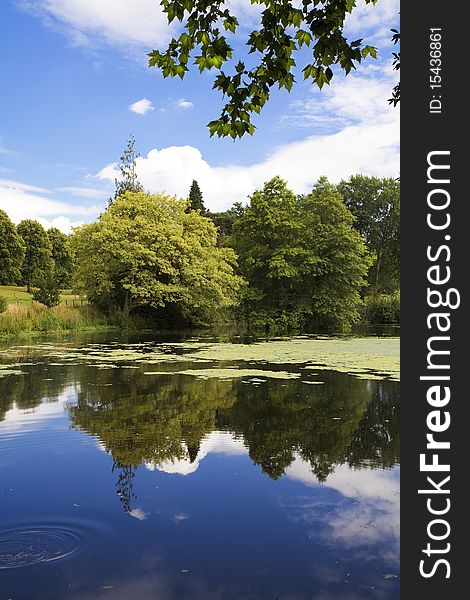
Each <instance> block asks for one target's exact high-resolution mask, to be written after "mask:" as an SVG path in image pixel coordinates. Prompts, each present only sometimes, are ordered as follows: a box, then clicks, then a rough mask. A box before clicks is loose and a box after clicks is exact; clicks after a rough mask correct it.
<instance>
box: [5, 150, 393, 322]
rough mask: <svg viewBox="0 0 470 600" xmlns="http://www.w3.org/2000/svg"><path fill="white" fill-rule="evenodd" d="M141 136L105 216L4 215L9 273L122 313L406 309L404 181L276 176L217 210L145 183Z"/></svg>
mask: <svg viewBox="0 0 470 600" xmlns="http://www.w3.org/2000/svg"><path fill="white" fill-rule="evenodd" d="M133 143H134V142H133V140H131V141H130V142H129V145H128V148H127V150H126V152H125V153H124V156H123V157H122V158H121V164H120V169H121V175H122V177H121V179H120V181H119V182H116V193H115V194H114V196H113V197H112V198H111V199H110V200H109V203H108V207H107V208H106V210H105V211H104V212H103V213H102V214H101V215H100V216H99V218H98V219H97V220H96V221H95V222H93V223H90V224H87V225H83V226H81V227H79V228H77V229H75V230H74V232H73V234H72V235H71V236H66V235H65V234H63V233H61V232H60V231H59V230H57V229H55V228H52V229H49V230H48V231H45V230H44V228H43V227H42V226H41V225H40V224H39V223H38V222H36V221H31V220H26V221H22V222H21V223H20V224H19V225H18V226H17V227H16V228H15V226H14V224H13V223H12V222H11V221H10V219H9V218H8V216H7V215H6V213H4V212H3V211H2V212H0V239H1V248H0V266H1V271H0V284H2V285H15V284H22V285H25V286H27V288H28V291H29V290H31V291H32V292H33V294H34V297H35V299H36V300H38V301H40V302H42V303H43V304H46V305H47V306H54V305H55V304H57V303H58V301H59V295H58V294H59V288H64V287H69V286H72V288H73V289H74V291H75V292H76V293H79V294H81V295H83V296H86V297H87V298H88V300H89V301H90V302H91V303H92V304H94V305H95V306H96V307H98V308H99V309H100V310H101V311H103V313H104V314H106V315H114V318H115V321H116V319H117V321H119V322H120V323H123V322H129V321H132V320H134V323H135V322H136V319H137V320H139V323H140V324H142V323H144V324H148V325H149V326H156V327H181V326H194V325H205V324H209V323H212V322H214V321H215V320H217V319H219V320H220V319H225V320H226V319H228V318H231V319H233V318H235V319H237V320H239V321H243V322H246V323H247V324H249V325H252V326H263V327H268V328H275V327H277V328H279V326H281V327H285V328H294V327H304V328H312V329H313V328H315V329H328V328H335V329H344V328H348V327H350V326H351V325H352V324H353V323H354V322H356V321H358V320H360V319H361V318H362V319H363V320H364V319H366V320H369V321H372V322H396V321H398V319H399V264H400V249H399V222H400V197H399V193H400V189H399V182H398V181H397V180H395V179H380V178H377V177H368V176H364V175H355V176H353V177H351V178H350V179H349V180H347V181H341V182H340V183H339V184H338V185H333V184H331V183H329V182H328V180H327V179H326V178H324V177H323V178H320V179H319V180H318V181H317V183H315V184H314V185H313V187H312V190H311V191H310V192H309V193H308V194H305V195H296V194H294V193H293V192H292V191H291V190H290V189H289V188H288V186H287V184H286V182H285V181H283V180H282V179H280V178H279V177H274V178H273V179H272V180H271V181H269V182H267V183H266V184H265V185H264V187H263V188H262V189H260V190H256V191H255V192H254V193H253V194H252V195H251V197H250V198H249V202H248V203H247V204H246V205H242V204H241V203H236V204H234V205H233V206H232V207H231V208H230V209H229V210H226V211H223V212H217V213H213V212H210V211H208V210H207V209H206V207H205V205H204V200H203V195H202V192H201V190H200V188H199V185H198V183H197V182H196V181H193V183H192V185H191V189H190V190H189V196H188V198H187V199H177V198H174V197H170V196H168V195H166V194H163V193H159V194H148V193H145V192H144V191H143V188H142V186H141V184H140V183H139V182H138V180H137V176H136V172H135V158H136V155H135V154H134V151H133Z"/></svg>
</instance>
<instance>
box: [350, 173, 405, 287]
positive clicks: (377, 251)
mask: <svg viewBox="0 0 470 600" xmlns="http://www.w3.org/2000/svg"><path fill="white" fill-rule="evenodd" d="M338 191H339V192H340V194H341V195H342V197H343V200H344V203H345V204H346V206H347V207H348V208H349V209H350V211H351V212H352V214H353V215H354V216H355V217H356V220H355V222H354V227H355V229H356V230H357V231H358V232H359V233H360V234H361V235H362V236H363V238H364V240H365V242H366V244H367V246H368V247H369V249H370V251H371V252H372V254H373V255H374V258H375V260H374V263H373V265H372V268H371V270H370V273H369V283H370V285H371V287H372V289H373V291H375V292H378V293H380V292H385V293H390V292H395V291H396V290H397V289H399V286H400V182H399V181H397V180H396V179H391V178H384V179H379V178H378V177H368V176H366V175H353V176H352V177H351V178H350V179H349V180H348V181H341V182H340V184H339V185H338Z"/></svg>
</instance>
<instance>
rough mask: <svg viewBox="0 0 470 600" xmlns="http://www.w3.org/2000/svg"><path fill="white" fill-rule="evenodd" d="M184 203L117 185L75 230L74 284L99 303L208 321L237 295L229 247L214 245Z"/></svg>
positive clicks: (206, 223) (207, 227)
mask: <svg viewBox="0 0 470 600" xmlns="http://www.w3.org/2000/svg"><path fill="white" fill-rule="evenodd" d="M186 207H187V203H186V201H185V200H178V199H176V198H172V197H170V196H167V195H164V194H156V195H150V194H145V193H143V192H125V193H124V194H123V195H121V196H119V197H118V198H116V200H115V201H114V202H113V203H112V204H111V205H110V206H109V207H108V209H107V210H106V211H105V212H104V213H102V214H101V215H100V217H99V219H98V221H96V222H94V223H91V224H89V225H83V226H82V227H80V228H79V229H78V230H76V231H75V233H74V235H73V238H72V243H73V247H74V249H75V252H76V256H77V260H76V273H75V288H76V289H77V291H80V292H82V293H84V294H86V295H87V296H88V298H89V299H90V300H91V301H92V302H95V303H97V304H98V305H101V306H103V307H105V308H108V309H109V308H117V309H120V310H122V311H123V313H125V314H129V313H130V312H131V311H133V310H135V309H138V308H142V307H145V308H149V309H155V310H156V311H157V312H160V313H162V314H166V315H168V314H173V315H176V316H177V318H178V319H179V320H180V322H181V321H183V322H186V323H196V324H197V323H205V322H210V321H211V320H212V318H213V317H214V315H215V314H216V313H217V311H218V310H219V309H221V308H224V307H229V306H232V305H233V304H235V303H236V301H237V294H238V290H239V288H240V286H241V284H242V279H241V278H240V277H239V276H237V275H235V273H234V268H235V266H236V261H235V254H234V252H233V250H231V249H229V248H217V245H216V240H217V230H216V227H215V225H214V224H213V223H212V221H211V220H210V219H208V218H205V217H203V216H202V215H200V214H199V213H198V212H197V211H190V212H189V213H186V212H185V209H186Z"/></svg>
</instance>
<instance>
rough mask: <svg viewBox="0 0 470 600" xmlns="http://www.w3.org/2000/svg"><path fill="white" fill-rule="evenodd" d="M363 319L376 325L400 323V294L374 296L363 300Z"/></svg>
mask: <svg viewBox="0 0 470 600" xmlns="http://www.w3.org/2000/svg"><path fill="white" fill-rule="evenodd" d="M364 317H365V320H366V321H367V322H368V323H374V324H378V325H382V324H387V323H399V322H400V292H395V293H394V294H374V295H372V296H367V297H366V298H365V300H364Z"/></svg>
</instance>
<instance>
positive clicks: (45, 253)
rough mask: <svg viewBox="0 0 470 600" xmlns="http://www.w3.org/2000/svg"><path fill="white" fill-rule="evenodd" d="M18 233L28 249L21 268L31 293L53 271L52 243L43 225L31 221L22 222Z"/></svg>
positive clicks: (23, 279) (23, 280) (22, 276)
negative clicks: (33, 287)
mask: <svg viewBox="0 0 470 600" xmlns="http://www.w3.org/2000/svg"><path fill="white" fill-rule="evenodd" d="M17 232H18V234H19V235H20V236H21V237H22V239H23V242H24V245H25V247H26V253H25V257H24V260H23V264H22V266H21V278H22V282H23V284H24V285H26V286H27V290H28V292H31V287H32V286H34V285H36V283H37V282H38V281H40V280H41V279H42V278H44V277H46V276H48V275H49V273H50V271H51V270H52V267H53V263H52V258H51V243H50V241H49V238H48V236H47V233H46V230H45V229H44V227H43V226H42V225H41V223H38V222H37V221H32V220H31V219H25V220H23V221H21V222H20V223H19V224H18V227H17Z"/></svg>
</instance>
